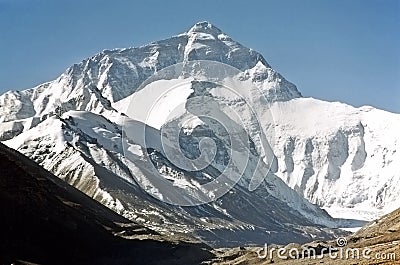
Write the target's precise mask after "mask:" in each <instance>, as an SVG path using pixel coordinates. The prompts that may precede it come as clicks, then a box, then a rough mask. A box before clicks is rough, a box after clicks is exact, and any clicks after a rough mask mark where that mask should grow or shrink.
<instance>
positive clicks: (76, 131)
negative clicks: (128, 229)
mask: <svg viewBox="0 0 400 265" xmlns="http://www.w3.org/2000/svg"><path fill="white" fill-rule="evenodd" d="M197 60H202V61H214V62H220V63H224V64H226V65H229V66H231V67H234V68H236V69H237V70H238V73H235V76H233V77H232V78H234V79H235V80H236V82H238V84H239V83H240V84H242V85H243V84H247V83H249V84H250V83H251V87H252V88H253V89H254V91H255V90H257V91H261V93H262V95H263V97H255V96H254V93H252V90H249V91H245V90H243V91H241V94H242V95H243V97H244V98H245V99H246V102H250V103H251V106H252V108H253V109H254V110H255V112H256V113H257V116H258V117H259V119H257V120H255V119H254V117H253V116H252V115H251V113H250V112H248V111H247V110H246V109H245V108H242V107H240V106H243V104H240V103H241V102H242V101H241V100H242V98H237V97H233V96H231V95H229V94H227V93H224V90H221V89H218V88H216V87H213V86H210V84H208V83H207V82H196V81H194V80H192V79H190V78H188V77H185V76H179V78H181V81H182V80H183V81H185V82H186V83H187V84H188V87H187V88H186V89H187V90H186V92H187V93H186V94H185V93H178V94H179V97H180V101H179V102H174V99H175V98H177V96H176V95H174V94H173V93H172V94H171V95H167V96H166V97H165V99H164V100H162V101H161V102H160V104H158V108H159V109H158V110H157V109H156V110H155V113H158V115H162V114H163V112H164V111H165V110H166V109H168V107H176V106H177V105H179V104H181V105H182V104H183V106H184V109H183V112H181V113H179V114H178V115H175V116H174V117H173V118H169V119H164V120H162V121H161V122H160V120H159V119H153V120H150V121H146V120H141V119H140V118H139V117H135V116H134V115H130V111H129V109H130V108H131V106H130V104H131V102H132V98H134V97H137V96H139V99H140V94H144V95H145V96H148V97H152V95H153V97H156V96H157V93H160V90H159V89H153V90H152V89H151V88H152V87H151V86H153V87H157V88H159V87H163V86H164V85H165V84H166V83H173V82H174V81H176V80H179V78H177V77H176V76H175V75H174V74H171V76H165V77H164V79H163V78H159V80H151V79H150V81H151V82H149V78H151V77H152V76H153V75H154V74H156V73H158V72H160V71H162V70H163V69H168V67H170V66H173V65H176V64H183V65H184V66H187V65H190V62H195V61H197ZM146 80H147V81H146ZM145 81H146V82H147V83H146V82H145ZM144 82H145V83H144ZM254 91H253V92H254ZM193 94H196V95H200V96H205V95H206V96H207V97H209V98H211V99H213V100H215V101H218V102H222V103H221V104H219V105H218V108H219V109H220V110H222V111H225V112H226V111H227V107H226V106H229V107H231V108H233V109H235V110H236V111H239V112H241V113H242V114H243V122H244V124H246V126H249V127H251V126H252V125H254V124H259V128H260V130H261V133H262V134H265V135H267V136H269V137H270V138H269V139H268V141H269V144H270V147H271V150H272V154H270V155H271V156H270V157H268V155H267V154H266V153H264V152H263V148H262V141H260V140H258V138H257V137H256V136H257V135H258V133H260V132H257V130H248V131H247V133H248V135H246V137H247V136H248V138H249V139H252V141H251V144H250V145H247V143H246V147H245V148H244V149H243V150H245V151H246V152H247V153H248V154H249V155H248V156H246V157H242V158H244V159H246V161H249V168H250V169H249V170H247V171H245V173H244V176H243V178H242V179H241V180H240V181H239V182H238V183H237V185H235V186H234V187H233V189H231V190H230V191H229V192H228V193H226V194H225V195H224V196H222V197H220V198H218V199H217V200H215V201H212V202H210V203H207V204H203V205H198V206H193V207H179V206H171V205H169V204H166V203H164V202H162V201H160V200H158V199H157V198H159V197H160V196H161V197H162V196H164V197H165V196H166V195H165V194H162V192H161V194H160V191H157V187H156V186H154V185H153V184H152V183H150V181H149V185H147V187H148V190H144V189H143V187H142V186H141V185H139V184H138V181H137V179H141V180H143V181H144V182H146V181H148V180H149V179H150V177H151V175H152V174H151V173H150V172H149V171H147V170H146V167H145V166H142V165H141V164H140V161H141V159H142V156H143V155H142V154H143V152H146V153H148V154H149V157H151V159H152V163H153V164H154V165H155V168H156V169H157V171H158V172H159V173H160V174H161V175H162V176H163V177H164V178H165V179H167V180H168V181H169V182H172V183H173V184H174V186H179V187H180V188H181V189H183V190H185V191H188V193H189V194H201V196H203V197H204V196H205V197H207V196H210V195H209V194H207V193H204V192H203V193H202V191H201V189H199V184H201V183H203V182H206V181H210V180H212V179H214V178H215V177H216V176H218V175H219V174H220V173H221V171H223V170H224V169H225V168H226V166H227V163H226V161H225V158H226V156H227V154H228V153H229V150H230V149H231V146H230V144H229V142H228V141H227V139H226V138H225V132H222V131H221V130H220V129H221V128H220V127H219V126H218V125H214V124H213V123H212V122H210V121H207V120H206V119H204V118H199V117H195V118H197V119H196V122H195V123H192V124H188V125H186V126H183V127H182V128H183V131H184V132H185V133H183V134H179V137H178V138H179V139H175V140H176V141H179V143H180V148H182V150H183V153H185V155H186V156H187V157H192V158H196V157H198V155H199V150H198V148H196V146H197V145H198V144H199V143H200V138H201V137H202V136H203V135H204V134H206V135H207V136H208V137H209V138H210V139H212V140H213V142H214V143H215V146H216V148H217V153H216V155H215V157H214V160H213V161H212V164H211V166H209V167H207V168H205V169H202V170H198V171H196V172H189V171H186V170H182V168H180V167H177V166H176V165H174V163H172V162H171V161H170V159H168V157H167V156H166V154H165V153H164V152H163V150H161V149H162V148H161V147H160V145H158V144H157V142H158V141H159V139H160V137H161V136H162V134H161V132H163V131H166V132H168V130H169V129H171V128H175V127H176V126H177V124H176V123H177V122H178V121H179V118H184V117H185V115H187V113H186V111H187V110H188V108H189V107H190V106H189V103H188V102H189V99H190V97H191V96H192V95H193ZM265 99H266V100H265ZM243 102H244V101H243ZM160 106H161V107H160ZM162 106H164V107H162ZM197 107H198V108H199V109H201V105H200V106H197ZM156 116H157V115H156ZM127 120H128V121H130V122H134V123H135V124H137V125H138V126H141V127H146V128H149V133H148V135H146V136H148V137H150V138H151V139H152V141H151V142H150V145H151V146H146V145H144V143H143V142H141V141H139V140H138V139H135V137H133V140H134V141H133V142H124V141H123V131H124V125H125V124H126V122H127ZM0 121H1V123H0V140H2V141H4V143H5V144H6V145H8V146H9V147H12V148H14V149H16V150H18V151H20V152H21V153H23V154H25V155H26V156H28V157H29V158H31V159H33V160H34V161H36V162H38V163H39V164H41V165H42V166H43V167H44V168H45V169H47V170H49V171H51V172H52V173H54V174H55V175H56V176H58V177H59V178H61V179H63V180H65V181H67V182H68V183H69V184H71V185H73V186H75V187H76V188H78V189H80V190H81V191H83V192H85V193H86V194H88V195H89V196H91V197H92V198H94V199H96V200H98V201H100V202H101V203H103V204H104V205H106V206H107V207H109V208H111V209H113V210H114V211H116V212H117V213H120V214H121V215H123V216H125V217H127V218H128V219H131V220H134V221H136V222H139V223H142V224H143V225H145V226H147V227H149V228H152V229H154V230H157V231H159V232H161V233H167V234H173V233H182V234H188V233H192V234H194V235H196V236H197V237H199V238H202V239H203V240H204V241H205V242H207V243H210V244H212V245H237V244H238V242H240V243H264V242H266V241H268V242H275V243H285V242H293V241H299V242H301V241H306V240H308V239H310V238H325V237H328V236H333V235H337V234H340V231H339V230H335V229H334V228H337V227H343V226H347V225H354V222H350V220H338V219H334V218H332V217H330V216H329V215H328V214H327V213H326V212H325V211H323V210H321V209H320V207H323V208H324V209H326V211H327V212H329V213H330V214H331V215H332V216H334V217H336V218H348V217H351V218H355V219H363V220H370V219H372V218H376V217H378V216H380V215H382V214H384V213H387V212H390V211H391V210H394V209H395V208H398V207H399V206H400V205H399V202H398V199H397V194H399V189H400V188H399V187H400V185H399V184H400V183H399V181H400V177H399V173H398V170H396V169H397V168H398V165H396V163H398V162H396V161H400V157H399V155H400V154H399V152H398V151H396V150H398V149H399V148H398V147H399V144H400V142H399V136H397V133H396V132H398V131H399V129H400V116H399V115H398V114H393V113H389V112H385V111H381V110H378V109H374V108H372V107H362V108H354V107H351V106H349V105H346V104H342V103H336V102H334V103H330V102H324V101H320V100H316V99H312V98H303V97H302V96H301V94H300V92H299V91H298V90H297V88H296V86H295V85H293V84H292V83H290V82H289V81H287V80H286V79H285V78H284V77H282V76H281V75H280V74H279V73H277V72H276V71H275V70H273V69H272V68H271V66H270V65H269V64H268V63H267V62H266V60H265V59H264V58H263V57H262V55H260V54H259V53H257V52H255V51H253V50H251V49H248V48H246V47H244V46H242V45H241V44H239V43H237V42H236V41H234V40H232V39H231V38H230V37H229V36H227V35H226V34H225V33H223V32H222V31H221V30H220V29H218V28H217V27H215V26H214V25H212V24H210V23H208V22H200V23H197V24H196V25H194V26H193V27H192V28H190V29H189V30H188V31H187V32H185V33H182V34H179V35H177V36H174V37H172V38H169V39H166V40H162V41H158V42H154V43H150V44H148V45H145V46H142V47H138V48H128V49H115V50H106V51H103V52H101V53H99V54H97V55H95V56H93V57H91V58H88V59H85V60H84V61H82V62H81V63H78V64H75V65H73V66H72V67H70V68H68V69H67V70H66V71H65V73H64V74H62V75H61V76H60V77H59V78H57V79H56V80H54V81H51V82H48V83H45V84H42V85H39V86H37V87H35V88H32V89H27V90H24V91H9V92H6V93H5V94H3V95H1V96H0ZM228 121H229V122H228ZM225 122H228V123H229V124H234V123H232V121H231V120H228V119H227V120H226V121H225ZM238 126H239V125H238V124H236V123H235V125H233V126H232V130H233V131H235V130H236V129H237V128H239V127H240V126H239V127H238ZM146 132H147V131H146ZM271 136H272V137H271ZM135 140H136V141H135ZM170 140H171V139H170ZM171 141H172V140H171ZM246 142H247V140H246ZM124 147H125V148H126V147H127V148H128V149H130V150H134V151H133V153H134V154H135V155H136V158H137V160H134V161H133V162H132V160H130V159H128V157H127V156H126V155H125V153H124ZM149 147H151V148H149ZM243 150H242V149H241V152H242V151H243ZM236 151H237V150H236ZM241 152H239V151H237V153H239V154H240V153H241ZM259 158H261V159H262V161H263V163H265V164H267V162H266V161H267V160H268V159H270V160H271V162H272V164H273V165H272V166H271V171H270V173H268V174H266V173H267V172H265V175H266V176H265V178H264V179H262V180H261V182H260V183H259V186H258V188H257V189H255V190H254V191H250V190H249V185H250V182H251V175H252V173H254V172H249V171H251V169H254V168H255V167H256V166H255V162H254V161H256V160H257V159H259ZM240 160H241V157H240V156H239V157H238V159H237V160H234V161H233V166H234V167H235V168H239V167H240V165H239V164H240ZM132 167H134V168H136V169H137V170H135V171H132V170H131V169H132ZM246 169H247V168H246ZM146 183H147V182H146ZM149 194H151V195H153V196H150V195H149ZM196 196H197V195H196ZM191 199H193V198H189V200H191ZM356 217H357V218H356Z"/></svg>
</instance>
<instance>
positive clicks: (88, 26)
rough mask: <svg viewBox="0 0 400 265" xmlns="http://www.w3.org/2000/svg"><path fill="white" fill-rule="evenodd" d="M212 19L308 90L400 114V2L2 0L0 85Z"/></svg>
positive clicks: (28, 81) (43, 75) (34, 78)
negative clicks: (105, 50) (106, 50)
mask: <svg viewBox="0 0 400 265" xmlns="http://www.w3.org/2000/svg"><path fill="white" fill-rule="evenodd" d="M203 20H208V21H210V22H212V23H214V24H215V25H216V26H218V27H219V28H221V29H222V30H223V31H225V32H226V33H227V34H228V35H230V36H231V37H232V38H234V39H235V40H237V41H239V42H241V43H242V44H244V45H245V46H248V47H250V48H253V49H255V50H257V51H259V52H261V53H262V54H263V55H264V57H265V58H266V60H267V61H268V62H269V63H270V64H271V65H272V66H273V67H274V68H275V69H277V70H278V71H279V72H280V73H281V74H282V75H283V76H285V77H286V78H287V79H288V80H290V81H292V82H293V83H295V84H296V85H297V86H298V88H299V90H300V91H301V92H302V93H303V95H304V96H312V97H315V98H320V99H325V100H329V101H335V100H339V101H342V102H346V103H350V104H352V105H355V106H360V105H372V106H376V107H379V108H382V109H386V110H390V111H393V112H398V113H400V48H399V47H400V1H398V0H394V1H391V0H383V1H378V0H376V1H370V0H362V1H361V0H340V1H328V0H315V1H311V0H303V1H297V0H293V1H289V0H288V1H285V0H276V1H243V0H241V1H218V0H216V1H209V0H197V1H183V0H182V1H173V0H171V1H161V0H160V1H153V0H144V1H117V0H115V1H105V0H93V1H89V0H80V1H78V0H76V1H74V0H69V1H57V0H48V1H46V0H0V56H1V57H0V58H1V61H0V92H3V91H5V90H9V89H23V88H29V87H33V86H34V85H37V84H40V83H42V82H44V81H49V80H52V79H54V78H56V77H57V76H58V75H59V74H61V73H62V72H63V71H64V70H65V69H66V68H67V67H68V66H70V65H72V64H73V63H77V62H79V61H81V60H82V59H84V58H86V57H89V56H92V55H94V54H95V53H97V52H99V51H101V50H103V49H110V48H116V47H131V46H138V45H143V44H146V43H148V42H151V41H155V40H158V39H162V38H167V37H169V36H171V35H175V34H177V33H180V32H183V31H185V30H186V29H187V28H189V27H190V26H191V25H192V24H194V23H195V22H198V21H203Z"/></svg>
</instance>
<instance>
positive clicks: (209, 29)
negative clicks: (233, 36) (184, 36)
mask: <svg viewBox="0 0 400 265" xmlns="http://www.w3.org/2000/svg"><path fill="white" fill-rule="evenodd" d="M188 33H206V34H210V35H214V36H218V35H219V34H223V32H222V30H220V29H219V28H217V27H216V26H215V25H213V24H211V23H210V22H208V21H202V22H197V23H196V24H194V25H193V27H191V28H190V29H189V30H188Z"/></svg>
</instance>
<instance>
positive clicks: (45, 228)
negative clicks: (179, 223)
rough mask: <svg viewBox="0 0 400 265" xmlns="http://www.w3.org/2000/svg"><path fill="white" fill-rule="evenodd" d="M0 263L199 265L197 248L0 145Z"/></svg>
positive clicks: (202, 256) (203, 256)
mask: <svg viewBox="0 0 400 265" xmlns="http://www.w3.org/2000/svg"><path fill="white" fill-rule="evenodd" d="M0 168H1V171H0V172H1V173H0V216H1V218H0V226H1V240H0V263H1V264H12V263H14V264H21V263H22V264H28V263H34V264H199V263H201V262H202V261H203V260H208V259H210V258H211V257H212V254H210V251H209V249H208V248H207V247H206V246H204V245H201V244H198V243H195V242H189V241H182V240H181V239H182V238H166V237H164V236H160V235H158V234H157V233H156V232H154V231H151V230H149V229H146V228H144V227H142V226H140V225H138V224H135V223H133V222H131V221H129V220H127V219H125V218H123V217H121V216H119V215H117V214H116V213H114V212H113V211H111V210H109V209H108V208H106V207H105V206H103V205H101V204H100V203H98V202H96V201H95V200H92V199H91V198H90V197H88V196H86V195H85V194H83V193H82V192H80V191H78V190H77V189H75V188H73V187H72V186H70V185H68V184H67V183H65V182H64V181H62V180H60V179H58V178H57V177H55V176H54V175H52V174H50V173H49V172H48V171H46V170H44V169H42V168H41V167H40V166H38V165H37V164H36V163H34V162H32V161H31V160H29V159H28V158H26V157H24V156H23V155H21V154H19V153H18V152H16V151H14V150H12V149H9V148H7V147H6V146H4V145H3V144H0Z"/></svg>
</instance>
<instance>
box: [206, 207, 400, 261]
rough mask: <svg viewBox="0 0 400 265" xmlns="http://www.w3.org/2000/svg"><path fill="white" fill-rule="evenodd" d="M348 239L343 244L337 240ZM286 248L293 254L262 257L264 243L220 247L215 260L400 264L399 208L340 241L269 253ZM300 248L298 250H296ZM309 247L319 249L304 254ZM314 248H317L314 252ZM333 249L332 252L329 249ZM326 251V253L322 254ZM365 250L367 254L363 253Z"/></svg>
mask: <svg viewBox="0 0 400 265" xmlns="http://www.w3.org/2000/svg"><path fill="white" fill-rule="evenodd" d="M343 242H345V246H344V247H339V246H338V244H340V243H343ZM279 247H282V248H285V249H286V250H287V251H286V253H285V254H284V255H283V256H289V250H291V251H292V256H293V257H290V256H289V257H288V258H287V259H285V258H279V257H278V255H277V253H276V252H273V255H272V258H271V257H270V256H269V255H267V257H263V258H260V257H259V256H258V253H260V255H261V256H262V255H263V254H264V253H265V252H264V249H265V248H264V249H263V251H260V250H261V249H262V248H261V247H242V248H233V249H218V250H216V251H215V254H216V256H217V258H215V259H214V261H213V264H225V265H228V264H229V265H233V264H237V265H238V264H241V265H245V264H249V265H250V264H282V265H284V264H308V265H311V264H329V265H349V264H352V265H367V264H368V265H378V264H388V265H389V264H400V209H398V210H396V211H394V212H392V213H390V214H388V215H386V216H384V217H382V218H380V219H378V220H375V221H373V222H371V223H369V224H368V225H366V226H365V227H363V228H362V229H360V230H359V231H358V232H356V233H354V234H353V235H351V236H349V237H347V238H345V239H344V238H341V239H340V240H339V241H338V240H335V241H327V242H323V241H316V242H312V243H308V244H304V245H299V244H289V245H287V246H268V250H269V252H268V253H271V250H272V248H279ZM293 249H298V253H299V255H297V254H298V253H297V252H296V251H295V250H293ZM304 249H307V250H308V251H309V252H304V253H305V254H309V253H316V255H315V256H314V257H315V258H313V256H310V255H308V256H307V257H303V256H302V254H303V252H302V250H304ZM310 249H311V250H314V251H315V252H311V251H310ZM328 249H331V251H330V253H329V250H328ZM321 251H325V252H326V253H325V254H321ZM363 252H364V254H363Z"/></svg>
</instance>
